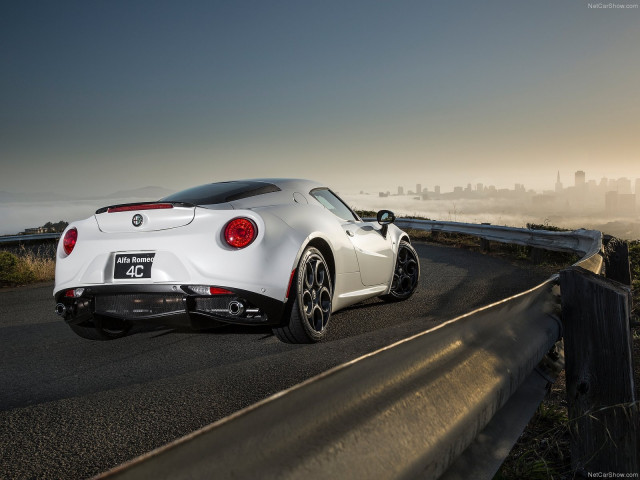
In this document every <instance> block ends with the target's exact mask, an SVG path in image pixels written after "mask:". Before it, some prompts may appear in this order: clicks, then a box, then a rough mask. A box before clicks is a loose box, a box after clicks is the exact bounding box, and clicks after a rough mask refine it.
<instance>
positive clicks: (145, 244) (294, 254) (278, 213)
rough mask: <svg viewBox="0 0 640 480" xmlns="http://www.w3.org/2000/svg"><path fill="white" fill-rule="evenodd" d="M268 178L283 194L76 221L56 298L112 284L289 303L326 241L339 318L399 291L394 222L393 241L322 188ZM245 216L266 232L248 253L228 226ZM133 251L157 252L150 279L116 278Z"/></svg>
mask: <svg viewBox="0 0 640 480" xmlns="http://www.w3.org/2000/svg"><path fill="white" fill-rule="evenodd" d="M264 181H265V182H269V183H273V184H275V185H277V186H278V187H279V188H280V189H281V191H279V192H273V193H266V194H262V195H257V196H254V197H249V198H245V199H241V200H237V201H232V202H229V203H225V204H216V205H211V206H198V207H189V208H185V207H177V208H173V209H167V210H143V211H136V210H133V211H130V212H117V213H100V214H96V215H94V216H93V217H90V218H88V219H86V220H80V221H76V222H73V223H71V224H70V225H69V227H68V228H76V229H77V230H78V240H77V244H76V246H75V249H74V250H73V252H71V254H70V255H66V254H65V252H64V250H63V248H62V244H61V243H60V244H59V245H58V250H57V262H56V281H55V287H54V293H55V292H59V291H61V290H65V289H68V288H77V287H86V286H91V285H105V284H145V283H148V284H192V285H212V286H221V287H229V288H239V289H243V290H247V291H251V292H255V293H258V294H261V295H265V296H268V297H271V298H274V299H277V300H279V301H284V300H285V296H286V290H287V286H288V283H289V278H290V276H291V271H292V270H293V269H294V268H296V267H297V264H298V261H299V258H300V256H301V255H302V252H303V251H304V249H305V248H306V247H307V245H308V244H309V243H310V242H317V241H323V242H325V243H326V245H327V246H328V248H329V249H330V252H331V255H332V256H333V260H332V261H330V263H333V264H334V270H335V271H334V272H333V274H334V275H333V276H334V301H333V311H335V310H338V309H340V308H343V307H345V306H347V305H351V304H353V303H356V302H358V301H361V300H364V299H366V298H370V297H373V296H377V295H381V294H384V293H387V292H388V291H389V287H390V283H391V279H392V277H393V268H394V265H395V255H396V252H397V248H398V243H399V239H400V237H401V236H402V235H403V234H404V233H403V232H402V231H401V230H400V229H398V228H396V227H395V226H394V225H390V226H389V229H388V232H387V235H386V238H385V237H383V236H382V234H381V231H380V230H381V227H380V225H378V224H377V223H375V222H374V223H370V222H362V221H358V220H351V221H345V220H344V219H341V218H339V217H337V216H336V215H334V214H333V213H331V212H330V211H329V210H328V209H327V208H325V207H324V206H323V205H321V204H320V203H319V202H318V201H317V200H316V199H315V198H314V197H313V196H312V195H310V194H309V192H310V191H311V190H313V189H315V188H320V187H322V185H320V184H318V183H315V182H311V181H307V180H291V179H265V180H264ZM136 214H141V215H142V216H143V218H144V222H143V225H142V226H141V227H135V226H133V224H132V218H133V216H134V215H136ZM236 217H246V218H249V219H251V220H252V221H253V222H254V223H255V224H256V226H257V229H258V235H257V238H256V240H255V241H254V242H253V243H251V244H250V245H249V246H247V247H245V248H243V249H234V248H232V247H230V246H228V245H227V244H226V242H225V241H224V238H223V230H224V227H225V225H226V223H227V222H228V221H229V220H231V219H233V218H236ZM348 231H349V232H351V233H352V235H350V234H349V233H347V232H348ZM63 237H64V235H63ZM125 252H126V253H142V252H155V254H156V255H155V259H154V262H153V267H152V270H151V278H150V279H127V280H116V279H114V278H113V272H114V262H115V256H116V254H118V253H125Z"/></svg>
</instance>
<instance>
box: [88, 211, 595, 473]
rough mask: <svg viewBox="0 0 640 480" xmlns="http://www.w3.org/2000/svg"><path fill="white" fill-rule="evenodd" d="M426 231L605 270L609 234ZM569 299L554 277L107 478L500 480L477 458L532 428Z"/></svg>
mask: <svg viewBox="0 0 640 480" xmlns="http://www.w3.org/2000/svg"><path fill="white" fill-rule="evenodd" d="M427 222H428V221H423V220H412V219H409V220H405V219H401V220H398V222H397V223H398V224H399V225H400V226H403V227H410V228H420V229H423V230H434V229H440V231H449V232H457V233H467V234H470V235H475V236H480V237H482V238H485V239H490V240H493V241H502V242H510V241H511V240H517V242H520V241H522V242H525V241H528V240H527V239H529V240H530V241H531V243H532V244H533V245H534V246H540V248H545V247H544V246H541V245H548V246H549V245H550V246H553V247H554V248H553V249H554V250H555V249H563V250H562V251H579V252H580V253H581V254H583V255H584V256H583V258H582V260H581V261H580V262H578V263H579V264H580V265H581V266H583V267H584V266H587V267H589V268H590V269H591V270H592V271H597V272H599V271H600V269H601V268H602V260H601V258H600V259H598V257H600V255H599V252H600V251H601V248H602V239H601V234H600V232H593V231H585V230H578V231H574V232H544V231H523V229H511V228H508V227H497V226H489V225H476V226H473V225H470V224H455V223H453V222H430V221H429V222H428V223H427ZM456 225H458V226H459V229H458V230H456V228H457V227H456ZM473 227H475V228H473ZM517 242H513V243H517ZM523 244H528V243H523ZM558 301H559V298H558V292H557V287H556V286H555V279H554V277H552V278H550V279H549V280H547V281H546V282H544V283H542V284H541V285H539V286H538V287H535V288H533V289H531V290H529V291H527V292H524V293H522V294H519V295H516V296H513V297H510V298H508V299H505V300H503V301H501V302H498V303H496V304H493V305H489V306H487V307H484V308H481V309H479V310H476V311H474V312H471V313H468V314H466V315H463V316H461V317H458V318H455V319H453V320H450V321H448V322H446V323H444V324H442V325H439V326H437V327H435V328H433V329H430V330H427V331H425V332H422V333H420V334H418V335H415V336H413V337H410V338H408V339H405V340H402V341H400V342H397V343H395V344H393V345H390V346H389V347H386V348H383V349H381V350H379V351H377V352H374V353H371V354H369V355H366V356H364V357H361V358H358V359H356V360H353V361H351V362H349V363H347V364H344V365H341V366H339V367H336V368H334V369H332V370H329V371H327V372H325V373H323V374H321V375H319V376H317V377H314V378H312V379H310V380H308V381H306V382H304V383H302V384H300V385H297V386H295V387H293V388H291V389H289V390H286V391H284V392H281V393H278V394H276V395H274V396H272V397H270V398H268V399H266V400H263V401H261V402H259V403H257V404H255V405H253V406H250V407H248V408H246V409H244V410H241V411H239V412H237V413H235V414H233V415H231V416H229V417H227V418H224V419H222V420H220V421H218V422H216V423H214V424H212V425H210V426H207V427H205V428H203V429H201V430H199V431H196V432H194V433H192V434H190V435H188V436H186V437H184V438H182V439H180V440H177V441H175V442H173V443H171V444H169V445H167V446H165V447H162V448H160V449H158V450H155V451H152V452H150V453H148V454H146V455H144V456H142V457H140V458H138V459H135V460H133V461H131V462H129V463H127V464H124V465H122V466H120V467H118V468H116V469H114V470H112V471H110V472H107V473H106V474H103V475H102V476H100V477H99V478H110V479H113V478H117V479H129V478H178V479H179V478H185V479H186V478H302V477H304V478H309V479H311V478H334V477H338V478H344V477H349V478H363V479H364V478H366V479H370V478H384V479H387V478H399V477H402V478H411V477H420V478H439V477H443V476H444V477H443V478H447V479H453V478H469V477H470V476H473V477H474V478H478V475H480V477H482V476H484V477H487V476H488V477H490V476H491V474H492V473H490V471H491V469H494V471H495V468H496V467H495V461H494V464H493V465H490V466H484V467H478V465H477V458H478V457H479V455H478V454H477V452H482V451H483V450H482V449H483V445H482V443H483V442H482V440H484V444H485V447H486V444H493V443H495V442H493V441H488V442H487V438H492V437H491V436H492V435H493V436H494V437H495V436H498V437H499V436H500V435H501V433H500V432H501V431H502V430H501V429H500V423H502V424H504V423H505V422H506V423H509V419H508V418H509V417H508V416H509V414H510V415H512V416H513V415H515V416H516V417H518V418H519V419H521V418H520V417H522V414H521V413H518V412H519V411H520V410H521V409H520V408H519V407H520V404H517V405H516V408H514V407H513V402H514V399H515V401H516V402H520V401H522V398H523V397H531V395H529V391H528V390H527V389H531V388H533V389H534V390H535V392H534V393H535V395H533V396H534V397H535V396H539V395H540V393H541V392H542V393H544V388H540V385H541V378H542V380H543V381H542V384H544V385H546V379H545V378H544V374H542V375H540V374H537V373H535V372H534V370H535V369H536V366H537V365H538V364H539V363H540V362H541V361H542V360H543V358H544V357H545V355H546V353H547V352H548V351H549V350H550V349H551V348H552V347H553V346H554V345H555V343H556V341H557V340H558V339H559V338H560V334H561V331H560V330H561V326H560V322H559V319H558V318H557V316H556V315H555V312H556V311H557V309H558ZM532 372H533V373H532ZM510 399H511V400H510ZM539 401H540V400H539V399H538V400H536V401H535V402H533V404H535V406H537V404H538V403H539ZM531 403H532V402H531V401H529V404H531ZM510 404H511V408H509V406H510ZM505 405H506V406H505ZM503 407H504V408H503ZM496 412H498V415H496ZM514 412H517V413H515V414H514ZM505 413H506V415H507V416H506V417H505V415H504V414H505ZM530 416H531V414H530V413H528V417H527V419H528V418H529V417H530ZM492 431H493V433H492ZM520 431H521V429H520ZM487 432H488V433H487ZM496 432H497V433H496ZM479 434H480V435H479ZM518 434H519V432H518ZM483 435H484V437H483ZM487 435H488V437H487ZM516 438H517V435H516ZM512 444H513V443H512V442H511V443H510V445H512ZM510 445H508V446H507V447H506V448H507V450H506V452H507V453H508V450H509V449H510ZM468 447H470V448H468ZM474 449H475V450H474ZM470 452H471V453H470ZM474 452H476V454H475V455H474ZM505 455H506V453H505ZM502 458H504V457H502ZM501 461H502V459H499V462H498V466H499V464H500V463H501ZM474 462H476V464H474Z"/></svg>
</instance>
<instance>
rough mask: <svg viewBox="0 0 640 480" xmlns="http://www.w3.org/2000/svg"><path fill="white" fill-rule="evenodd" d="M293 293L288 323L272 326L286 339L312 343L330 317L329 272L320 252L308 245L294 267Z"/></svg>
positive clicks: (331, 294)
mask: <svg viewBox="0 0 640 480" xmlns="http://www.w3.org/2000/svg"><path fill="white" fill-rule="evenodd" d="M295 289H296V291H295V297H294V300H293V304H292V305H291V313H290V315H289V322H288V324H287V325H285V326H282V327H277V328H274V329H273V332H274V334H275V335H276V336H277V337H278V338H279V339H280V340H282V341H283V342H287V343H313V342H317V341H320V340H321V339H322V338H323V337H324V336H325V333H326V330H327V325H328V323H329V319H330V317H331V299H332V297H333V287H332V284H331V272H330V271H329V267H328V266H327V262H326V261H325V259H324V257H323V256H322V253H321V252H320V251H319V250H318V249H316V248H314V247H309V248H307V249H306V250H305V251H304V253H303V254H302V257H301V258H300V262H299V263H298V269H297V271H296V278H295Z"/></svg>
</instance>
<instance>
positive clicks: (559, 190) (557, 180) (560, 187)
mask: <svg viewBox="0 0 640 480" xmlns="http://www.w3.org/2000/svg"><path fill="white" fill-rule="evenodd" d="M561 191H562V182H561V181H560V170H558V176H557V177H556V193H560V192H561Z"/></svg>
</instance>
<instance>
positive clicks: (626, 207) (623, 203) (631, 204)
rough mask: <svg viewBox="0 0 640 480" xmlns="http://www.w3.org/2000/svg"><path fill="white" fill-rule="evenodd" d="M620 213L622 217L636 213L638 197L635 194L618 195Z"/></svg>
mask: <svg viewBox="0 0 640 480" xmlns="http://www.w3.org/2000/svg"><path fill="white" fill-rule="evenodd" d="M618 213H619V214H620V215H634V214H635V213H636V196H635V195H634V194H633V193H618Z"/></svg>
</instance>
